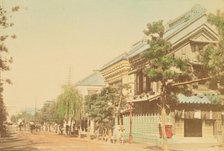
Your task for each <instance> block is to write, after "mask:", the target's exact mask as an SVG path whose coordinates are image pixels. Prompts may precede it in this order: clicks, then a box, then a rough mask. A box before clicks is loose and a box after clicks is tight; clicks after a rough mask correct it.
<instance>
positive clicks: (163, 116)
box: [161, 81, 168, 151]
mask: <svg viewBox="0 0 224 151" xmlns="http://www.w3.org/2000/svg"><path fill="white" fill-rule="evenodd" d="M166 89H167V87H166V82H165V81H162V87H161V91H162V92H161V102H162V108H161V120H162V121H161V130H162V139H163V150H164V151H167V150H168V149H167V136H166V108H165V107H166V92H167V90H166Z"/></svg>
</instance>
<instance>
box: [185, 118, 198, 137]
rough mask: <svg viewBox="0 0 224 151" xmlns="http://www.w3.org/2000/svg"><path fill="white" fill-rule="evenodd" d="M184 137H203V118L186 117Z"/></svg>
mask: <svg viewBox="0 0 224 151" xmlns="http://www.w3.org/2000/svg"><path fill="white" fill-rule="evenodd" d="M184 137H202V120H200V119H185V120H184Z"/></svg>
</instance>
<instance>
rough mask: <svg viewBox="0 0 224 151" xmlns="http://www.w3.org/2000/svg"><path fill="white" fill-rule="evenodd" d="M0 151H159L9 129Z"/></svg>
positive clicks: (181, 150)
mask: <svg viewBox="0 0 224 151" xmlns="http://www.w3.org/2000/svg"><path fill="white" fill-rule="evenodd" d="M168 148H169V150H170V151H224V148H223V147H222V146H217V145H211V144H172V145H171V144H170V145H169V146H168ZM0 151H161V149H160V148H158V147H157V146H154V145H153V144H151V145H150V144H142V145H141V144H131V145H130V144H127V143H126V144H111V143H107V142H103V141H96V140H89V139H87V138H81V139H80V138H76V137H66V136H63V135H57V134H55V133H49V132H38V133H34V134H31V133H30V132H29V131H21V132H20V131H18V130H16V129H15V128H10V135H9V136H8V137H5V138H0Z"/></svg>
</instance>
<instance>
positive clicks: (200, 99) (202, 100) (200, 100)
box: [177, 94, 212, 104]
mask: <svg viewBox="0 0 224 151" xmlns="http://www.w3.org/2000/svg"><path fill="white" fill-rule="evenodd" d="M177 99H178V101H179V103H189V104H211V103H212V101H211V100H210V99H209V98H208V97H207V96H205V95H197V96H189V97H188V96H185V95H183V94H178V95H177Z"/></svg>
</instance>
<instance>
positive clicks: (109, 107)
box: [85, 85, 129, 128]
mask: <svg viewBox="0 0 224 151" xmlns="http://www.w3.org/2000/svg"><path fill="white" fill-rule="evenodd" d="M128 88H129V86H128V85H123V86H121V85H118V86H114V87H112V86H110V87H106V88H104V89H102V91H101V93H100V94H94V95H91V96H87V97H86V99H85V100H86V101H85V111H86V112H87V113H88V116H89V117H90V118H91V119H93V120H94V121H95V122H97V123H101V124H102V125H103V126H105V127H107V128H112V126H113V125H114V120H115V117H119V115H120V113H121V111H122V110H124V109H125V108H126V105H127V102H126V100H125V98H126V96H125V95H124V94H123V93H124V92H123V91H124V90H127V89H128Z"/></svg>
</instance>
